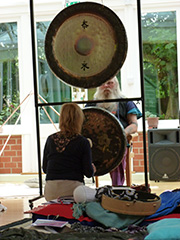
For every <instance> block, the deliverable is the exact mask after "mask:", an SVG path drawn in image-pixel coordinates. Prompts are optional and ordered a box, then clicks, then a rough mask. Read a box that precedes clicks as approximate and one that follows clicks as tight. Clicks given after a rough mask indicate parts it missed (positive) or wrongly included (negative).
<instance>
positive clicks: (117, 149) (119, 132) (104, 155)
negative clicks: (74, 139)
mask: <svg viewBox="0 0 180 240" xmlns="http://www.w3.org/2000/svg"><path fill="white" fill-rule="evenodd" d="M83 112H84V115H85V121H84V124H83V128H82V135H83V136H85V137H87V138H90V139H91V140H92V144H93V146H92V158H93V163H94V165H95V166H96V169H97V171H96V173H95V175H96V176H101V175H104V174H106V173H108V172H110V171H112V170H113V169H114V168H116V167H117V166H118V165H119V164H120V163H121V161H122V159H123V156H124V153H125V149H126V144H127V143H126V137H125V133H124V128H123V126H122V125H121V123H120V121H119V120H118V119H117V117H116V116H114V115H113V114H112V113H110V112H109V111H107V110H105V109H103V108H99V107H87V108H84V109H83Z"/></svg>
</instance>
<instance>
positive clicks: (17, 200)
mask: <svg viewBox="0 0 180 240" xmlns="http://www.w3.org/2000/svg"><path fill="white" fill-rule="evenodd" d="M98 180H99V186H104V185H111V181H110V177H109V174H107V175H104V176H100V177H99V178H98ZM132 183H133V184H137V185H140V184H144V174H138V173H136V174H133V175H132ZM1 184H2V182H1ZM86 184H87V185H89V186H91V187H93V188H95V183H94V184H92V180H90V179H87V181H86ZM149 184H150V188H151V192H152V193H155V194H157V195H160V194H161V193H162V192H164V191H166V190H173V189H176V188H180V181H171V182H170V181H169V182H166V181H164V182H162V181H160V182H155V181H149ZM26 191H27V190H26ZM38 192H39V189H37V196H39V194H38ZM26 194H27V192H26ZM34 197H36V196H34V195H33V196H28V194H27V196H22V197H19V196H17V197H14V196H13V197H10V196H9V197H7V198H1V197H0V201H1V204H3V205H4V206H5V207H7V210H6V211H4V212H0V226H2V225H5V224H8V223H11V222H14V221H18V220H20V219H23V218H28V217H31V216H30V215H29V214H24V212H25V211H27V210H29V209H30V207H29V199H33V198H34ZM42 202H45V199H44V198H40V199H39V200H37V201H34V207H36V206H38V205H40V204H41V203H42Z"/></svg>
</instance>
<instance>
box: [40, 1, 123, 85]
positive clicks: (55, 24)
mask: <svg viewBox="0 0 180 240" xmlns="http://www.w3.org/2000/svg"><path fill="white" fill-rule="evenodd" d="M45 54H46V58H47V62H48V64H49V66H50V68H51V70H52V72H53V73H54V74H55V75H56V76H57V77H58V78H60V79H61V80H62V81H64V82H65V83H67V84H69V85H72V86H75V87H80V88H95V87H98V86H100V85H101V84H102V83H104V82H106V81H107V80H108V79H110V78H112V77H114V76H115V75H116V74H117V72H118V71H119V69H120V68H121V67H122V65H123V63H124V61H125V58H126V54H127V37H126V32H125V28H124V26H123V24H122V22H121V20H120V19H119V17H118V16H117V15H116V14H115V13H114V12H113V11H112V10H110V9H109V8H108V7H106V6H104V5H102V4H98V3H94V2H82V3H77V4H74V5H71V6H69V7H67V8H65V9H63V10H62V11H61V12H60V13H59V14H57V15H56V17H55V18H54V19H53V20H52V22H51V24H50V26H49V28H48V30H47V33H46V38H45Z"/></svg>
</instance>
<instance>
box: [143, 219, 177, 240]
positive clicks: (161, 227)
mask: <svg viewBox="0 0 180 240" xmlns="http://www.w3.org/2000/svg"><path fill="white" fill-rule="evenodd" d="M147 230H148V233H149V234H148V235H147V236H146V237H145V240H155V239H158V240H166V239H167V240H178V239H180V219H179V218H170V219H163V220H160V221H158V222H155V223H152V224H150V225H148V226H147Z"/></svg>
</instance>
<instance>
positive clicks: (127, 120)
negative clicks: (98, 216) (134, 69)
mask: <svg viewBox="0 0 180 240" xmlns="http://www.w3.org/2000/svg"><path fill="white" fill-rule="evenodd" d="M117 98H125V97H124V96H123V94H122V93H121V91H120V87H119V82H118V79H117V77H114V78H112V79H110V80H108V81H107V82H105V83H104V84H102V85H101V86H100V87H98V88H97V90H96V92H95V94H94V99H95V100H103V99H117ZM93 105H96V106H97V107H101V108H105V109H106V110H108V111H110V112H111V113H113V114H115V116H116V117H117V118H118V119H119V121H120V122H121V124H122V125H123V127H124V132H125V135H126V137H127V138H128V137H130V135H131V134H132V133H135V132H137V129H138V123H137V119H139V118H141V117H142V114H141V112H140V111H139V109H138V108H137V106H136V105H135V104H134V102H132V101H119V102H103V103H97V104H88V105H87V106H93ZM126 154H127V151H125V155H124V157H123V159H122V161H121V163H120V164H119V166H118V167H117V168H115V169H114V170H112V171H111V172H110V176H111V179H112V186H120V185H123V184H124V181H125V176H124V170H125V168H126Z"/></svg>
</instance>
